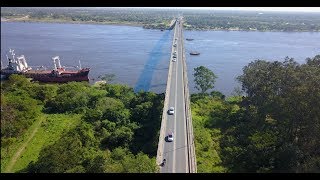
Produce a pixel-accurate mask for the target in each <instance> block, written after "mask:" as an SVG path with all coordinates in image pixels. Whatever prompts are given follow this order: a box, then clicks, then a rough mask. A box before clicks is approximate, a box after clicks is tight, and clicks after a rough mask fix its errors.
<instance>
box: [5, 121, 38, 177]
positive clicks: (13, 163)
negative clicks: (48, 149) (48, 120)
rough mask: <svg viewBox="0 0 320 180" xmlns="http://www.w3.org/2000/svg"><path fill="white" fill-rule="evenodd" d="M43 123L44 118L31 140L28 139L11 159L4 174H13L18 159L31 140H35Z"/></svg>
mask: <svg viewBox="0 0 320 180" xmlns="http://www.w3.org/2000/svg"><path fill="white" fill-rule="evenodd" d="M41 123H42V118H41V119H40V120H39V122H37V124H36V127H35V128H34V130H33V131H32V133H31V134H30V136H29V138H28V139H27V141H26V142H24V143H23V144H22V146H21V147H20V148H19V149H18V150H17V151H16V153H15V154H14V156H13V157H12V158H11V160H10V162H9V163H8V165H7V167H6V169H5V171H4V172H6V173H12V172H11V171H12V168H13V166H14V165H15V164H16V162H17V160H18V158H19V157H20V156H21V154H22V152H23V150H24V149H25V148H26V146H27V145H28V144H29V142H30V141H31V139H32V138H33V136H34V135H35V134H36V132H37V131H38V129H39V127H40V124H41Z"/></svg>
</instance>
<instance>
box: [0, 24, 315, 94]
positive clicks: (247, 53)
mask: <svg viewBox="0 0 320 180" xmlns="http://www.w3.org/2000/svg"><path fill="white" fill-rule="evenodd" d="M184 35H185V38H193V39H194V40H193V41H185V48H186V53H187V55H186V57H187V66H188V78H189V82H190V91H191V93H192V92H197V91H196V89H195V88H194V83H193V77H192V73H193V68H195V67H197V66H200V65H203V66H206V67H208V68H210V69H211V70H213V72H214V73H215V74H216V75H217V76H218V78H217V80H216V84H215V88H214V89H215V90H218V91H221V92H222V93H223V94H225V95H227V96H228V95H231V94H232V92H233V90H234V88H235V87H237V86H239V87H240V85H239V83H237V81H236V80H235V77H236V76H238V75H240V74H241V73H242V68H243V67H244V66H245V65H247V64H248V63H249V62H251V61H252V60H255V59H266V60H283V59H284V58H285V57H286V56H289V57H293V58H294V59H295V60H297V61H298V62H299V63H304V61H305V58H307V57H313V56H315V55H316V54H320V46H319V42H320V33H316V32H310V33H309V32H294V33H287V32H244V31H230V32H228V31H185V32H184ZM172 38H173V32H172V31H169V30H165V31H160V30H151V29H143V28H142V27H135V26H123V25H121V26H117V25H96V24H95V25H93V24H59V23H22V22H1V60H2V62H3V64H2V66H4V65H6V64H7V60H6V54H8V50H9V48H12V49H14V50H15V53H16V55H20V54H23V55H25V57H26V59H27V61H28V64H29V65H30V66H41V65H44V66H46V67H48V68H52V67H53V63H52V60H51V58H52V57H54V56H57V55H59V56H60V59H61V64H62V66H67V67H68V66H77V65H78V64H79V60H80V61H81V65H82V67H90V68H91V71H90V73H89V77H90V79H91V82H94V81H96V80H98V77H99V76H100V75H103V74H115V75H116V79H115V81H114V82H115V83H123V84H127V85H129V86H131V87H133V88H134V89H135V90H140V89H143V90H149V91H153V92H156V93H161V92H164V91H165V88H166V81H167V72H168V63H169V58H170V52H171V50H170V48H171V42H172ZM194 50H195V51H198V52H200V53H201V54H200V55H199V56H190V55H189V52H190V51H194ZM8 55H9V54H8Z"/></svg>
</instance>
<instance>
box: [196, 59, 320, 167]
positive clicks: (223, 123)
mask: <svg viewBox="0 0 320 180" xmlns="http://www.w3.org/2000/svg"><path fill="white" fill-rule="evenodd" d="M238 79H239V81H240V82H241V83H242V89H243V92H244V93H245V94H246V96H233V97H229V98H227V99H224V96H223V95H222V94H221V93H219V92H216V91H213V92H212V93H210V94H202V93H201V94H193V95H192V97H191V101H192V115H193V124H194V128H195V130H194V132H195V143H196V154H197V164H198V172H318V173H319V172H320V149H319V147H320V109H319V107H320V55H317V56H315V57H314V58H312V59H309V58H308V59H307V60H306V64H301V65H300V64H298V63H297V62H295V61H294V59H289V58H286V59H285V60H284V61H283V62H279V61H275V62H270V61H264V60H256V61H254V62H251V63H250V64H249V65H247V66H245V67H244V68H243V75H241V76H240V77H238Z"/></svg>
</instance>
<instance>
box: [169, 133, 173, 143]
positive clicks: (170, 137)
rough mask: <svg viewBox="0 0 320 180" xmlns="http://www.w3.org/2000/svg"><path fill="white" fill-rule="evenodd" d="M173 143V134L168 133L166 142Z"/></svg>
mask: <svg viewBox="0 0 320 180" xmlns="http://www.w3.org/2000/svg"><path fill="white" fill-rule="evenodd" d="M172 141H173V132H170V133H169V134H168V142H172Z"/></svg>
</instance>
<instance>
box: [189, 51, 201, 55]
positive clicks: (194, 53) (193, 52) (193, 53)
mask: <svg viewBox="0 0 320 180" xmlns="http://www.w3.org/2000/svg"><path fill="white" fill-rule="evenodd" d="M199 54H200V53H199V52H196V51H192V52H190V55H199Z"/></svg>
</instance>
